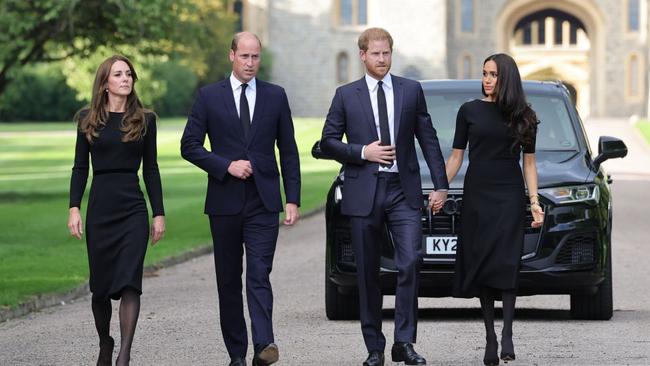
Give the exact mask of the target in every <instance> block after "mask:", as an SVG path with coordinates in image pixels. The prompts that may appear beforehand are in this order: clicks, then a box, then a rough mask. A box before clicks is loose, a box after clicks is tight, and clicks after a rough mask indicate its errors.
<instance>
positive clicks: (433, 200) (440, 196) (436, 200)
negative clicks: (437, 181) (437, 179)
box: [429, 191, 447, 215]
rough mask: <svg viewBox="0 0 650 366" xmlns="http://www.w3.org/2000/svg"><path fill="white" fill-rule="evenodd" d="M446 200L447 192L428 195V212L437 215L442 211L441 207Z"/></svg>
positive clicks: (434, 192)
mask: <svg viewBox="0 0 650 366" xmlns="http://www.w3.org/2000/svg"><path fill="white" fill-rule="evenodd" d="M445 200H447V191H433V192H431V193H429V210H431V211H433V214H434V215H435V214H437V213H438V212H439V211H440V210H442V206H443V205H444V204H445Z"/></svg>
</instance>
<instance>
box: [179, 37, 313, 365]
mask: <svg viewBox="0 0 650 366" xmlns="http://www.w3.org/2000/svg"><path fill="white" fill-rule="evenodd" d="M260 51H261V42H260V40H259V38H258V37H257V36H256V35H254V34H252V33H248V32H242V33H238V34H236V35H235V36H234V37H233V41H232V45H231V50H230V61H231V62H232V73H231V75H230V77H229V78H228V79H225V80H222V81H220V82H217V83H215V84H211V85H208V86H205V87H203V88H201V89H200V90H199V92H198V95H197V97H196V100H195V102H194V106H193V107H192V111H191V113H190V116H189V118H188V120H187V125H186V126H185V132H184V133H183V137H182V139H181V154H182V156H183V158H185V159H186V160H188V161H190V162H191V163H193V164H194V165H196V166H198V167H199V168H201V169H203V170H205V171H206V172H207V173H208V192H207V196H206V200H205V213H206V214H207V215H209V216H210V229H211V231H212V240H213V244H214V264H215V268H216V273H217V289H218V292H219V311H220V320H221V332H222V334H223V338H224V342H225V343H226V348H227V349H228V354H229V355H230V358H231V362H230V365H237V366H240V365H246V359H245V356H246V352H247V348H248V335H247V332H246V322H245V320H244V312H243V301H242V283H241V274H242V256H243V253H244V248H245V250H246V298H247V302H248V310H249V314H250V319H251V328H252V333H253V345H254V357H253V365H270V364H272V363H274V362H276V361H277V360H278V357H279V355H278V347H277V346H276V345H275V344H274V339H273V325H272V322H271V313H272V309H273V293H272V291H271V283H270V281H269V274H270V273H271V267H272V264H273V254H274V252H275V245H276V241H277V237H278V226H279V217H278V215H279V212H280V211H282V198H281V196H280V178H279V176H280V174H279V172H278V166H277V162H276V159H275V148H274V145H276V144H277V146H278V150H279V155H280V166H281V169H282V178H283V182H284V193H285V196H286V202H287V203H286V207H285V214H286V218H285V220H284V224H285V225H293V224H294V223H296V221H297V220H298V216H299V214H298V206H299V205H300V162H299V158H298V148H297V146H296V141H295V138H294V130H293V121H292V119H291V110H290V109H289V102H288V99H287V95H286V94H285V92H284V89H282V88H281V87H279V86H277V85H273V84H270V83H267V82H264V81H261V80H258V79H256V77H255V75H256V74H257V71H258V69H259V65H260ZM206 134H207V136H208V138H209V139H210V150H207V149H206V148H205V147H203V143H204V141H205V136H206Z"/></svg>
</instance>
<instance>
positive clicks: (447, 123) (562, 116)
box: [425, 91, 578, 155]
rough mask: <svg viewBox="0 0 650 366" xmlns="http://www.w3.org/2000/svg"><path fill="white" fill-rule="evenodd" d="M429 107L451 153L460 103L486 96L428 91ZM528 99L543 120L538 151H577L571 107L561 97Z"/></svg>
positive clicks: (435, 125)
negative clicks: (569, 108) (570, 114)
mask: <svg viewBox="0 0 650 366" xmlns="http://www.w3.org/2000/svg"><path fill="white" fill-rule="evenodd" d="M425 98H426V101H427V107H428V109H429V114H430V115H431V120H432V121H433V126H434V127H435V128H436V131H437V133H438V139H439V141H440V147H441V148H442V151H443V152H444V153H445V155H447V154H448V153H450V152H451V148H452V147H451V146H452V143H453V140H454V130H455V128H456V114H457V113H458V109H459V108H460V106H461V105H462V104H463V103H465V102H467V101H470V100H473V99H479V98H482V95H481V94H480V93H479V94H474V93H444V94H443V93H441V92H438V91H425ZM527 100H528V102H529V103H530V104H531V106H532V108H533V110H535V112H536V113H537V118H538V119H539V120H540V124H539V130H538V131H537V143H536V150H540V151H576V150H578V142H577V138H576V133H575V131H574V129H573V124H572V123H571V119H570V116H569V112H568V110H567V106H566V105H565V103H564V101H563V100H562V99H561V98H558V97H555V96H550V95H543V94H532V95H531V94H528V95H527Z"/></svg>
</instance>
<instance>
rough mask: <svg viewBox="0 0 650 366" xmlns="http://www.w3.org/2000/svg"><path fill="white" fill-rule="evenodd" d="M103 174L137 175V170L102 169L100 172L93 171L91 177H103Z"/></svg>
mask: <svg viewBox="0 0 650 366" xmlns="http://www.w3.org/2000/svg"><path fill="white" fill-rule="evenodd" d="M104 174H138V171H137V170H133V169H102V170H93V175H104Z"/></svg>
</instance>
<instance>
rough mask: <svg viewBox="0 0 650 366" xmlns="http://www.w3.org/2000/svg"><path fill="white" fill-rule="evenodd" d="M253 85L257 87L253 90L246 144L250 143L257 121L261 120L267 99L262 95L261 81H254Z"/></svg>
mask: <svg viewBox="0 0 650 366" xmlns="http://www.w3.org/2000/svg"><path fill="white" fill-rule="evenodd" d="M255 87H256V88H257V90H256V91H255V108H254V109H253V119H252V120H251V129H250V131H249V132H248V141H247V142H246V145H248V144H250V142H251V141H252V140H253V138H254V137H255V133H256V132H257V130H258V129H259V127H260V126H259V122H260V121H261V119H262V115H263V114H264V101H265V100H266V99H267V98H266V97H265V95H264V92H265V91H266V90H265V89H264V85H263V83H262V82H260V80H259V79H257V80H256V81H255Z"/></svg>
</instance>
